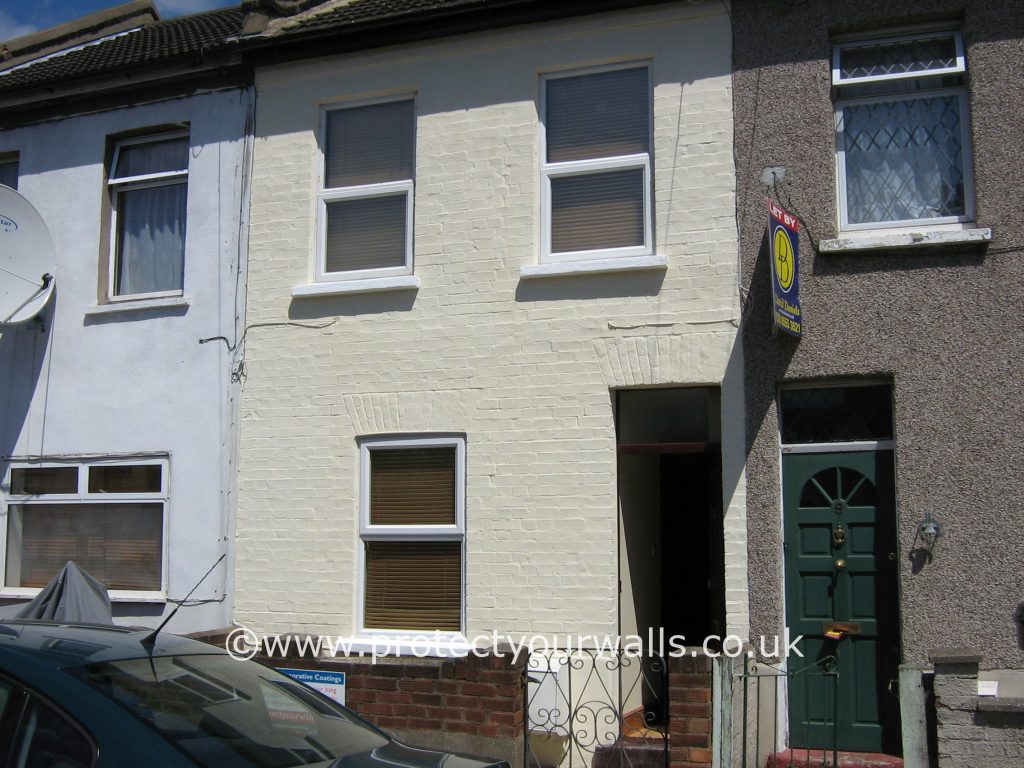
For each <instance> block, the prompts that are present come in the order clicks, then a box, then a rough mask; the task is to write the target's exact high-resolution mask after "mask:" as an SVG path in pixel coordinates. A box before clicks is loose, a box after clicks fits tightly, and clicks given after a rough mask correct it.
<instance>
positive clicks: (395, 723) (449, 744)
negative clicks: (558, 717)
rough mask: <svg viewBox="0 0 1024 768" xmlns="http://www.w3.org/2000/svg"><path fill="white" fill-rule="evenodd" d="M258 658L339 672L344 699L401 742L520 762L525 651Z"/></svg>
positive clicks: (280, 663) (351, 707)
mask: <svg viewBox="0 0 1024 768" xmlns="http://www.w3.org/2000/svg"><path fill="white" fill-rule="evenodd" d="M263 661H264V662H267V663H271V664H272V665H273V666H277V667H290V668H294V669H316V670H321V671H331V672H344V673H345V675H346V681H345V703H346V705H347V706H348V707H349V708H350V709H352V710H353V711H354V712H356V713H357V714H359V715H360V716H361V717H364V718H365V719H366V720H368V721H369V722H371V723H373V724H374V725H376V726H378V727H379V728H382V729H383V730H385V731H387V732H388V733H390V734H391V735H393V736H395V737H396V738H397V739H398V740H399V741H403V742H406V743H408V744H411V745H413V746H419V747H427V748H431V749H439V750H445V751H457V752H468V753H470V754H479V755H484V756H486V757H493V758H500V759H504V760H508V761H509V762H510V763H511V764H512V765H513V766H520V765H521V764H522V756H523V728H524V720H525V715H524V708H523V704H524V699H525V694H524V687H523V675H524V670H525V666H526V662H525V659H524V658H522V657H520V658H519V659H517V660H515V661H514V660H513V658H512V654H506V655H504V656H498V655H490V656H486V657H483V658H480V657H477V656H475V655H473V654H470V655H469V656H467V657H466V658H461V659H417V658H402V659H399V658H389V659H381V660H377V661H376V663H373V662H372V661H371V660H370V659H368V658H344V659H335V660H321V659H310V658H287V659H277V658H275V659H263Z"/></svg>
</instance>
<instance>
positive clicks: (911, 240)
mask: <svg viewBox="0 0 1024 768" xmlns="http://www.w3.org/2000/svg"><path fill="white" fill-rule="evenodd" d="M991 240H992V230H991V229H989V228H988V227H984V228H973V229H922V230H920V231H918V232H899V233H895V232H889V233H886V232H880V231H877V230H876V231H873V232H864V233H863V234H849V235H843V236H841V237H836V238H833V239H831V240H822V241H820V242H819V243H818V251H819V252H820V253H857V252H859V251H884V250H904V249H912V248H935V247H937V246H938V247H942V246H951V245H970V244H982V243H988V242H991Z"/></svg>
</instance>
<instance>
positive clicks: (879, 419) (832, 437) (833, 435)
mask: <svg viewBox="0 0 1024 768" xmlns="http://www.w3.org/2000/svg"><path fill="white" fill-rule="evenodd" d="M779 406H780V411H781V417H782V418H781V421H782V442H783V443H785V444H787V445H791V444H796V443H840V442H849V441H855V440H889V439H892V437H893V422H892V394H891V390H890V389H889V386H888V385H886V384H873V385H868V386H852V387H807V388H802V389H784V390H782V392H781V393H780V395H779Z"/></svg>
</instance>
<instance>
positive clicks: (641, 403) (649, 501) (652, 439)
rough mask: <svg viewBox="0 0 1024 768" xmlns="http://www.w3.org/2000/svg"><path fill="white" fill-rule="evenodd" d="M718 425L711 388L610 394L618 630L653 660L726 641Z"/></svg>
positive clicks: (716, 399) (717, 405)
mask: <svg viewBox="0 0 1024 768" xmlns="http://www.w3.org/2000/svg"><path fill="white" fill-rule="evenodd" d="M720 419H721V409H720V393H719V390H718V388H717V387H686V388H673V389H643V390H620V391H619V392H617V393H616V429H617V438H618V454H619V459H618V488H619V578H620V594H619V626H620V633H621V634H622V635H623V636H628V635H637V636H639V637H641V638H643V639H644V641H645V646H648V645H651V640H653V647H651V648H650V650H654V651H658V650H663V651H664V652H666V653H667V652H669V651H671V647H670V646H668V645H666V646H665V647H664V648H661V647H660V645H661V642H662V639H661V638H662V637H664V638H665V640H664V642H665V643H668V639H669V638H672V637H673V636H676V637H679V636H682V637H685V643H686V644H687V645H694V646H700V644H701V643H703V642H704V639H705V637H707V636H708V635H722V634H724V630H725V569H724V541H723V539H724V535H723V523H722V518H723V515H722V470H721V442H720V435H721V428H720ZM679 642H683V641H679Z"/></svg>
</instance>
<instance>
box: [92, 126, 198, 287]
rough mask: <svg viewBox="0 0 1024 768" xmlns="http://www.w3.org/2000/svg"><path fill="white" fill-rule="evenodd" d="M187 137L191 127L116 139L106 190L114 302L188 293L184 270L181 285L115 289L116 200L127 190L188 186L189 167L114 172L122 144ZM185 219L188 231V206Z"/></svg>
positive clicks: (124, 145)
mask: <svg viewBox="0 0 1024 768" xmlns="http://www.w3.org/2000/svg"><path fill="white" fill-rule="evenodd" d="M188 137H189V131H187V130H180V131H168V132H164V133H155V134H147V135H145V136H137V137H132V138H127V139H118V141H117V143H116V144H115V145H114V156H113V157H112V158H111V161H110V174H109V175H108V177H107V190H108V194H109V196H110V255H109V258H108V259H107V262H108V275H107V301H109V302H111V303H114V302H120V301H136V300H138V299H160V298H165V297H171V296H183V295H184V294H185V278H184V273H183V274H182V286H181V288H180V289H175V290H170V291H152V292H150V293H122V294H117V293H115V287H116V285H117V269H118V243H119V242H120V238H119V235H118V227H119V222H118V212H117V204H118V196H119V194H120V193H121V192H124V191H130V190H135V189H148V188H151V187H162V186H170V185H173V184H181V183H182V181H183V180H184V183H185V184H186V189H187V184H188V176H189V168H188V167H186V168H183V169H178V170H174V171H161V172H159V173H146V174H140V175H138V176H114V173H115V172H116V171H117V162H118V160H119V159H120V156H121V149H122V148H123V147H129V146H138V145H140V144H152V143H154V142H157V141H166V140H168V139H182V138H183V139H188ZM190 164H191V158H190ZM186 195H187V192H186ZM186 209H187V205H186ZM185 221H186V230H185V231H186V232H188V227H187V222H188V213H187V210H186V214H185Z"/></svg>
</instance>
